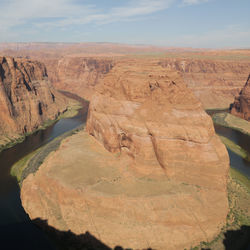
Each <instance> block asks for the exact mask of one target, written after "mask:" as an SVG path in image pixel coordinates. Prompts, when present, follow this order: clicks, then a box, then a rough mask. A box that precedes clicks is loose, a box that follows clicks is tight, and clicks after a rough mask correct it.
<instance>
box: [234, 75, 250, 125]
mask: <svg viewBox="0 0 250 250" xmlns="http://www.w3.org/2000/svg"><path fill="white" fill-rule="evenodd" d="M231 113H232V114H233V115H236V116H239V117H241V118H243V119H245V120H247V121H250V75H249V76H248V79H247V82H246V84H245V86H244V88H243V89H242V90H241V92H240V94H239V96H237V97H235V100H234V103H233V105H232V109H231Z"/></svg>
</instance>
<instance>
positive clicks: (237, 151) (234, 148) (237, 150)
mask: <svg viewBox="0 0 250 250" xmlns="http://www.w3.org/2000/svg"><path fill="white" fill-rule="evenodd" d="M219 137H220V139H221V141H222V143H224V144H225V145H226V147H227V148H228V149H230V150H231V151H233V152H234V153H235V154H237V155H239V156H241V157H242V158H243V159H245V160H247V161H250V155H249V154H248V153H247V151H246V150H244V149H243V148H242V147H240V146H239V145H237V144H236V143H234V142H233V141H231V140H229V139H228V138H226V137H224V136H221V135H220V136H219Z"/></svg>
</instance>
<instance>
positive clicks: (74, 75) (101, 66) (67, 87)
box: [44, 56, 113, 100]
mask: <svg viewBox="0 0 250 250" xmlns="http://www.w3.org/2000/svg"><path fill="white" fill-rule="evenodd" d="M44 62H45V63H46V66H47V68H48V74H49V78H50V80H51V82H52V83H53V85H54V86H55V87H56V88H57V89H60V90H64V91H68V92H71V93H74V94H77V95H79V96H80V97H82V98H85V99H87V100H89V99H90V98H91V96H92V95H93V93H94V86H95V85H96V84H97V82H98V80H99V79H101V78H102V77H103V76H104V75H105V74H107V73H108V72H109V71H110V70H111V69H112V67H113V60H112V59H111V58H102V57H81V56H67V57H63V58H60V59H50V60H46V59H44Z"/></svg>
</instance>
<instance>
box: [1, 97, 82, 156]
mask: <svg viewBox="0 0 250 250" xmlns="http://www.w3.org/2000/svg"><path fill="white" fill-rule="evenodd" d="M81 108H82V105H81V103H80V102H78V101H76V100H73V99H69V104H68V106H67V108H66V109H65V110H64V111H63V112H62V113H61V114H59V115H58V116H57V117H56V118H55V119H54V120H47V121H45V122H44V123H43V124H42V125H40V126H39V127H38V128H36V129H34V130H33V131H32V132H29V133H25V134H15V135H12V136H6V137H4V138H0V153H1V151H3V150H5V149H8V148H11V147H13V146H15V145H16V144H18V143H22V142H23V141H24V140H25V138H26V137H27V136H29V135H31V134H33V133H35V132H37V131H39V130H45V129H46V128H48V127H49V126H51V125H52V124H54V123H55V122H57V121H59V120H60V119H62V118H71V117H74V116H76V115H77V113H78V110H79V109H81Z"/></svg>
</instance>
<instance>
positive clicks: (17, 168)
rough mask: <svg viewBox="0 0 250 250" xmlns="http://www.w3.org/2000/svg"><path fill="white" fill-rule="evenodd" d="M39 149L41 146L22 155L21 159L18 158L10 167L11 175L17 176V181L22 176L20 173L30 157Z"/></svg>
mask: <svg viewBox="0 0 250 250" xmlns="http://www.w3.org/2000/svg"><path fill="white" fill-rule="evenodd" d="M39 150H41V148H39V149H38V150H36V151H34V152H31V153H30V154H28V155H26V156H25V157H23V158H22V159H20V160H19V161H18V162H16V163H15V164H14V165H13V166H12V167H11V171H10V174H11V175H12V176H15V177H16V178H17V181H18V182H20V181H21V178H22V173H23V171H24V169H25V168H26V167H27V164H28V163H29V161H30V159H31V158H32V157H33V156H34V155H35V154H36V153H38V151H39Z"/></svg>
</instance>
